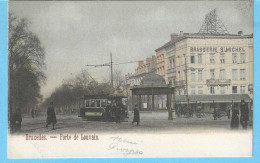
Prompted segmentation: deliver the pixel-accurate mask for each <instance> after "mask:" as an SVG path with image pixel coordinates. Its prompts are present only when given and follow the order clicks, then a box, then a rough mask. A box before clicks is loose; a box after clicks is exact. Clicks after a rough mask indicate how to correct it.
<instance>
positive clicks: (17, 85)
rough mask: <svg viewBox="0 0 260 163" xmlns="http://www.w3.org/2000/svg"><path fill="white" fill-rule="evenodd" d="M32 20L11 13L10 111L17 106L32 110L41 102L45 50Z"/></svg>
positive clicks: (23, 109) (22, 109) (23, 110)
mask: <svg viewBox="0 0 260 163" xmlns="http://www.w3.org/2000/svg"><path fill="white" fill-rule="evenodd" d="M29 27H30V22H29V21H28V20H27V19H24V18H18V17H17V16H15V15H14V14H12V13H10V14H9V33H8V60H9V64H8V72H9V84H8V86H9V96H8V98H9V112H10V113H12V112H14V110H15V109H16V108H20V109H21V111H22V112H28V111H29V110H30V109H31V108H32V107H35V105H36V104H38V103H39V102H40V101H41V99H42V96H41V95H40V86H41V85H42V84H44V82H45V80H46V77H45V74H44V70H45V68H46V66H45V51H44V48H43V46H42V44H41V42H40V40H39V38H38V37H37V35H36V34H34V33H33V32H31V31H30V28H29Z"/></svg>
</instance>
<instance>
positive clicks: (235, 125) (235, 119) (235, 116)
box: [230, 104, 239, 129]
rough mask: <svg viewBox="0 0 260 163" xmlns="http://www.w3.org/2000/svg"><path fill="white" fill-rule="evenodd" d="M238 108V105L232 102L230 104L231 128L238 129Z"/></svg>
mask: <svg viewBox="0 0 260 163" xmlns="http://www.w3.org/2000/svg"><path fill="white" fill-rule="evenodd" d="M238 114H239V110H238V105H237V104H234V105H232V117H231V124H230V126H231V129H238V128H239V117H238Z"/></svg>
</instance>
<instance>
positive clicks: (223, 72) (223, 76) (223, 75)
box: [220, 69, 226, 80]
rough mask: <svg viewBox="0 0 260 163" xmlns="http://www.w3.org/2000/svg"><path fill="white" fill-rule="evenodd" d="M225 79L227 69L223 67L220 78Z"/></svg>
mask: <svg viewBox="0 0 260 163" xmlns="http://www.w3.org/2000/svg"><path fill="white" fill-rule="evenodd" d="M225 79H226V75H225V69H221V70H220V80H225Z"/></svg>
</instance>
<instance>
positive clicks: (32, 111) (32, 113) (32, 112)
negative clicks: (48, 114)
mask: <svg viewBox="0 0 260 163" xmlns="http://www.w3.org/2000/svg"><path fill="white" fill-rule="evenodd" d="M31 115H32V118H34V109H32V110H31Z"/></svg>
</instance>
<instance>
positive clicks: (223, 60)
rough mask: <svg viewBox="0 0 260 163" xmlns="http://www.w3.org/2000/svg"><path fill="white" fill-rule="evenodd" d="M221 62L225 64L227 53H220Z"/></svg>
mask: <svg viewBox="0 0 260 163" xmlns="http://www.w3.org/2000/svg"><path fill="white" fill-rule="evenodd" d="M220 63H221V64H224V63H225V54H224V53H221V54H220Z"/></svg>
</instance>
